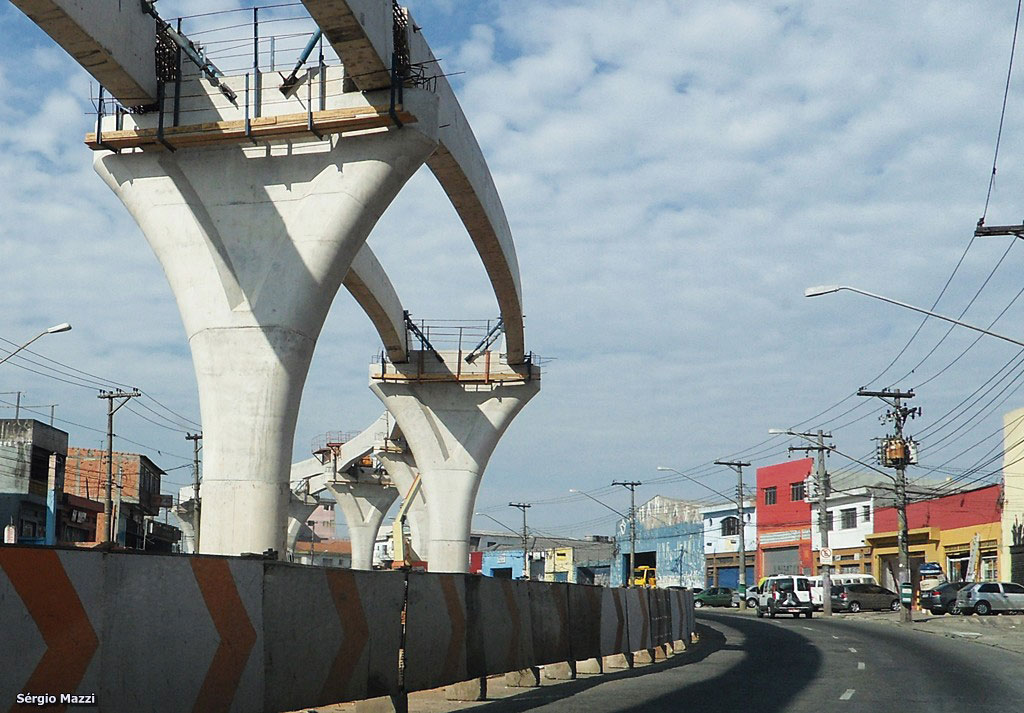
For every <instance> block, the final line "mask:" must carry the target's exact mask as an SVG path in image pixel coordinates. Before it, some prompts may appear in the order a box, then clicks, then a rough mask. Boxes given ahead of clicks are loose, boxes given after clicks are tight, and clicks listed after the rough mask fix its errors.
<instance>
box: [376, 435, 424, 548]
mask: <svg viewBox="0 0 1024 713" xmlns="http://www.w3.org/2000/svg"><path fill="white" fill-rule="evenodd" d="M396 441H397V439H391V442H390V443H389V445H388V447H386V448H384V449H381V450H379V451H377V452H376V454H375V455H376V456H377V460H379V461H380V464H381V465H382V466H384V470H386V471H387V473H388V475H389V476H390V477H391V482H392V483H394V484H395V487H397V488H398V494H399V495H400V496H401V497H402V498H405V497H406V495H407V494H408V493H409V489H410V488H411V487H412V484H413V481H414V480H415V479H416V476H417V475H418V474H419V469H418V468H417V467H416V465H415V461H414V460H413V456H412V453H410V452H409V449H408V448H405V449H403V450H400V451H399V450H396V449H394V446H393V445H392V444H394V443H396ZM405 519H406V522H408V523H409V534H410V539H411V540H412V550H413V553H415V555H416V556H417V557H419V558H424V559H425V558H426V556H427V547H428V545H427V542H428V541H429V540H428V533H429V532H430V530H429V527H430V526H429V523H428V522H427V499H426V496H424V494H423V487H422V484H421V487H420V489H419V492H417V493H416V497H414V498H413V500H412V504H411V505H409V509H408V510H406V512H405Z"/></svg>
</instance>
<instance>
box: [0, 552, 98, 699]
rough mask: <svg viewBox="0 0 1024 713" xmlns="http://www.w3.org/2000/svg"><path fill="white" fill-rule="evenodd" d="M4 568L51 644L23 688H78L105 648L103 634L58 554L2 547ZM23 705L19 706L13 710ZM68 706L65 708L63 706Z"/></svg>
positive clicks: (37, 690) (0, 558)
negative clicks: (99, 633) (98, 652)
mask: <svg viewBox="0 0 1024 713" xmlns="http://www.w3.org/2000/svg"><path fill="white" fill-rule="evenodd" d="M0 568H2V569H3V570H4V572H5V573H6V574H7V577H8V579H10V580H11V585H12V586H13V587H14V591H16V592H17V593H18V596H19V597H20V598H21V601H22V602H23V603H24V604H25V608H26V609H28V613H29V615H31V617H32V620H33V621H34V622H35V624H36V626H37V627H38V628H39V633H40V634H41V635H42V637H43V641H44V642H46V652H45V653H44V654H43V656H42V658H41V659H39V663H37V664H36V667H35V670H33V671H32V675H31V676H29V679H28V681H26V682H25V686H24V687H23V688H22V690H23V691H26V692H29V693H43V692H52V691H62V692H65V693H73V692H75V691H76V690H77V689H78V684H79V683H81V681H82V676H84V675H85V671H86V669H87V668H88V667H89V662H90V661H92V657H93V654H95V653H96V649H97V648H99V638H98V637H97V636H96V632H95V631H94V630H93V628H92V624H91V623H90V622H89V617H88V615H86V613H85V609H84V608H83V607H82V601H81V600H80V599H79V598H78V593H77V592H76V591H75V587H74V585H73V584H72V583H71V580H70V579H68V575H67V573H66V572H65V571H64V566H63V565H62V564H61V562H60V558H59V557H58V555H57V552H56V551H54V550H43V549H21V548H14V547H4V548H0ZM23 708H24V706H19V705H17V704H13V705H12V706H11V708H10V710H11V711H14V710H15V709H19V710H21V709H23ZM64 709H65V706H59V708H58V710H64Z"/></svg>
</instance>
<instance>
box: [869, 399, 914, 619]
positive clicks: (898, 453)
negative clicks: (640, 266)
mask: <svg viewBox="0 0 1024 713" xmlns="http://www.w3.org/2000/svg"><path fill="white" fill-rule="evenodd" d="M857 395H858V396H872V397H875V398H879V399H881V400H882V401H884V402H885V403H886V404H887V405H888V406H889V410H888V411H887V412H886V413H885V415H884V416H882V419H881V420H882V423H885V422H886V421H892V422H893V435H892V436H891V437H889V438H886V439H884V440H883V441H882V445H881V448H880V449H879V456H880V458H879V460H880V461H881V463H882V465H883V466H885V467H887V468H895V469H896V514H897V517H898V518H899V548H900V575H899V580H900V585H901V586H900V599H902V598H903V587H902V585H903V584H905V583H907V582H912V581H913V580H912V577H911V574H910V538H909V534H908V531H907V530H908V528H907V465H909V464H911V463H916V462H917V459H916V458H915V457H914V453H913V452H912V451H911V444H913V441H912V440H911V439H906V438H904V437H903V425H904V424H905V423H906V422H907V419H908V418H914V417H915V416H920V415H921V409H920V407H918V408H909V407H907V406H904V405H903V399H912V398H914V392H913V391H900V390H898V389H897V390H896V391H890V390H889V389H883V390H882V391H867V390H865V389H860V390H859V391H858V392H857ZM912 602H913V595H912V594H911V603H912ZM910 607H911V604H906V605H904V606H901V607H900V621H901V622H904V623H908V624H909V623H910V622H911V621H912V617H911V615H910Z"/></svg>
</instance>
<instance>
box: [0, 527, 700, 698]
mask: <svg viewBox="0 0 1024 713" xmlns="http://www.w3.org/2000/svg"><path fill="white" fill-rule="evenodd" d="M0 631H2V632H4V643H5V646H6V647H7V650H8V651H10V652H17V655H16V656H9V657H8V659H7V663H6V664H5V666H4V667H3V668H2V669H0V701H10V702H12V703H17V701H18V696H19V694H20V695H21V696H22V699H21V701H22V702H30V703H37V702H38V700H39V699H31V700H29V701H26V699H25V698H24V696H25V695H31V696H53V697H54V699H53V701H52V702H53V704H54V709H57V710H60V709H63V708H64V707H66V705H67V704H69V703H72V702H73V701H71V699H70V698H69V699H67V700H66V701H64V702H63V703H64V705H62V701H61V699H60V696H61V694H65V695H67V696H70V695H81V696H95V700H94V705H86V706H84V707H77V706H76V708H79V709H81V710H100V711H125V710H131V711H138V712H140V713H142V712H145V711H154V712H155V711H161V713H163V712H166V711H182V712H187V711H203V712H206V711H237V712H239V713H247V712H253V713H255V712H260V711H266V712H268V713H270V712H277V711H289V710H298V709H305V708H310V707H316V706H322V705H327V704H331V703H341V702H345V701H352V700H360V699H364V698H373V697H377V696H388V695H392V696H393V695H398V694H400V693H403V692H410V691H416V690H423V689H429V688H436V687H439V686H443V685H447V684H451V683H457V682H459V681H465V680H469V679H472V678H477V677H482V676H487V675H493V674H500V673H506V672H509V671H516V670H521V669H525V668H529V667H533V666H540V665H546V664H555V663H560V662H567V661H574V660H576V661H582V660H586V659H594V658H598V657H601V656H607V655H611V654H628V653H630V652H634V651H640V650H643V649H651V648H653V647H656V646H659V645H661V644H669V643H672V642H673V641H680V640H682V641H684V642H686V643H689V641H690V637H691V635H692V634H693V595H692V593H691V592H689V591H680V590H643V589H608V588H603V587H594V586H589V585H576V584H565V583H547V582H525V581H513V580H503V579H491V578H487V577H481V576H478V575H462V574H432V573H417V572H388V571H381V572H356V571H352V570H342V569H332V568H321V567H308V566H302V565H293V564H288V563H283V562H277V561H269V560H267V561H265V560H262V559H259V558H243V557H217V556H188V555H157V554H147V553H133V552H103V551H98V550H85V549H76V548H44V547H25V546H17V545H3V546H0ZM403 643H404V648H403ZM49 700H50V699H47V700H46V702H49ZM86 700H88V699H86Z"/></svg>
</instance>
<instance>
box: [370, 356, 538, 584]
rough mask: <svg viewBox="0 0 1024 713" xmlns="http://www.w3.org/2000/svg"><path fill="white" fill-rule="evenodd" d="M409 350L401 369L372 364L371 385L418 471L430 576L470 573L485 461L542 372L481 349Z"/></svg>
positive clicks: (395, 365)
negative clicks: (471, 356) (466, 354)
mask: <svg viewBox="0 0 1024 713" xmlns="http://www.w3.org/2000/svg"><path fill="white" fill-rule="evenodd" d="M440 356H441V357H442V358H443V362H442V361H438V359H437V357H436V355H435V354H434V353H433V352H429V351H411V352H410V359H409V363H407V364H383V365H379V364H375V365H373V366H372V367H371V369H370V388H371V389H372V390H373V392H374V393H375V394H377V396H378V397H379V398H380V400H381V401H382V402H384V405H385V406H386V407H387V409H388V411H390V412H391V414H392V415H393V416H394V417H395V420H396V421H397V422H398V426H399V428H401V429H402V435H403V436H404V438H405V439H406V441H407V442H408V444H409V446H410V448H411V449H412V452H413V453H415V454H416V465H417V466H418V467H419V469H420V477H421V478H422V482H423V488H424V490H425V496H426V501H427V513H428V530H429V532H430V545H429V549H428V554H427V557H428V567H429V569H430V571H432V572H466V571H468V569H469V530H470V523H471V521H472V518H473V506H474V503H475V502H476V493H477V489H478V488H479V487H480V478H481V476H482V474H483V471H484V468H485V467H486V466H487V461H488V459H490V457H491V453H492V452H493V451H494V447H495V446H496V445H497V443H498V439H499V438H501V435H502V434H503V433H504V432H505V429H506V428H508V425H509V424H510V423H511V422H512V419H513V418H515V416H516V414H518V413H519V411H520V410H521V409H522V408H523V406H525V405H526V403H527V401H529V400H530V399H531V398H533V396H534V395H535V394H536V393H537V392H538V391H539V390H540V369H539V367H536V366H534V365H531V364H522V365H508V364H504V363H501V362H499V360H498V358H497V354H496V353H493V352H486V353H484V354H483V355H481V356H480V357H478V358H477V359H476V360H475V361H474V362H473V363H472V364H467V363H466V362H465V361H464V360H463V359H462V358H461V357H462V356H463V354H462V353H461V352H441V353H440Z"/></svg>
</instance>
